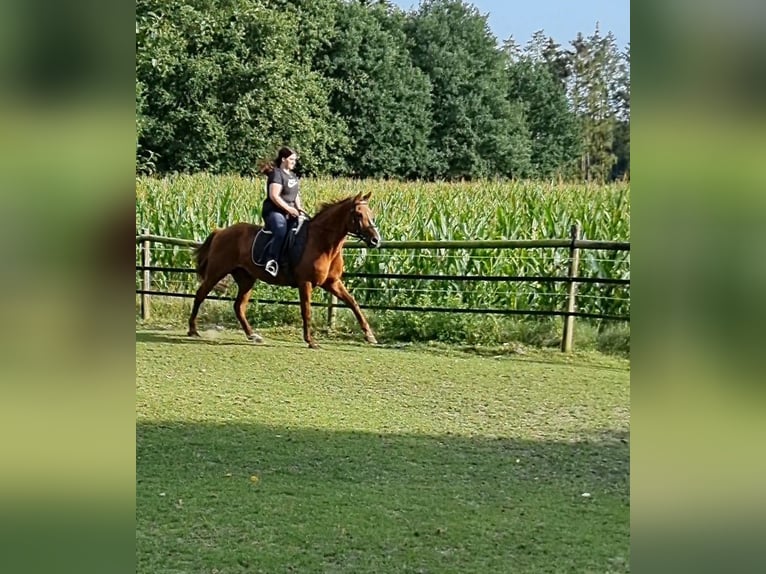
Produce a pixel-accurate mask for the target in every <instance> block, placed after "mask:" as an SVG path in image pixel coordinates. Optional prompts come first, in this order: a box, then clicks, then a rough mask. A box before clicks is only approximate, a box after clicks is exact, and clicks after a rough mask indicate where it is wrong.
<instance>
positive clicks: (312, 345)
mask: <svg viewBox="0 0 766 574" xmlns="http://www.w3.org/2000/svg"><path fill="white" fill-rule="evenodd" d="M318 348H319V345H317V344H316V343H315V342H314V341H311V342H310V343H309V349H318Z"/></svg>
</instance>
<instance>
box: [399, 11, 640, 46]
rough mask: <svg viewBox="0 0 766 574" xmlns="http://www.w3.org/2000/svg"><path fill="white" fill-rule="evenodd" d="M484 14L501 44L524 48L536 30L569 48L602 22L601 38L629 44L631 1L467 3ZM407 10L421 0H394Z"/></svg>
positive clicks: (600, 27)
mask: <svg viewBox="0 0 766 574" xmlns="http://www.w3.org/2000/svg"><path fill="white" fill-rule="evenodd" d="M466 2H467V3H469V4H473V5H474V6H475V7H476V8H477V9H478V10H479V12H480V13H481V14H483V15H487V14H488V22H489V27H490V28H491V29H492V33H493V34H494V35H495V36H496V37H497V39H498V42H502V41H503V40H505V39H507V38H508V36H513V38H514V40H516V42H517V43H518V44H521V45H522V46H523V45H524V44H526V43H527V42H528V41H529V39H530V38H531V37H532V34H533V33H534V32H536V31H537V30H541V29H542V30H543V31H544V32H545V35H546V36H550V37H552V38H553V39H554V40H555V41H556V42H557V43H558V44H561V45H562V46H568V45H569V42H570V41H571V40H574V39H575V38H576V37H577V33H578V32H582V34H583V36H589V35H591V34H592V33H593V32H594V31H595V30H596V22H599V30H601V35H602V36H603V35H606V33H607V32H612V33H613V34H614V37H615V38H616V39H617V46H618V47H619V48H624V47H625V46H626V45H627V44H628V42H630V0H527V1H524V0H466ZM394 3H395V4H396V5H397V6H400V7H401V8H403V9H405V10H410V9H412V8H417V6H418V5H419V3H420V2H419V1H418V0H394Z"/></svg>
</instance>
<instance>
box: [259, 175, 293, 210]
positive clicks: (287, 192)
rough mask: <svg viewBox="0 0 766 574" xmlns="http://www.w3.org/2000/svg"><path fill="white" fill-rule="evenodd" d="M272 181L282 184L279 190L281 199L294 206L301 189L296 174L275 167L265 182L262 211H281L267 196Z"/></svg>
mask: <svg viewBox="0 0 766 574" xmlns="http://www.w3.org/2000/svg"><path fill="white" fill-rule="evenodd" d="M272 183H278V184H280V185H281V186H282V191H280V192H279V197H281V198H282V201H284V202H285V203H287V204H288V205H291V206H293V207H295V198H296V197H298V193H300V190H301V184H300V181H299V180H298V176H297V175H295V174H294V173H293V172H291V171H290V172H285V170H283V169H281V168H276V169H275V170H274V171H272V172H271V173H270V174H269V179H268V181H267V182H266V199H265V200H264V201H263V211H264V212H268V211H282V210H281V209H280V208H279V207H277V205H275V204H274V202H273V201H271V198H270V197H269V188H270V187H271V184H272Z"/></svg>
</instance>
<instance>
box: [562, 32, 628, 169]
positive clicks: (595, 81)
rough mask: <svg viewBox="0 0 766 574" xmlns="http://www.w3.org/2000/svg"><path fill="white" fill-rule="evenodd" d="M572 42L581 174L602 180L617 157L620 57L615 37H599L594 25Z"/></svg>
mask: <svg viewBox="0 0 766 574" xmlns="http://www.w3.org/2000/svg"><path fill="white" fill-rule="evenodd" d="M571 45H572V47H573V48H574V50H573V51H572V52H571V53H570V58H571V60H570V61H571V66H570V70H571V75H570V78H569V92H570V100H571V102H572V105H573V107H574V110H575V113H576V114H577V117H578V119H579V121H580V126H581V130H582V146H583V147H582V155H581V158H580V175H581V177H582V178H583V179H585V180H587V181H590V180H595V181H605V180H607V179H609V177H610V176H611V173H612V167H613V166H614V164H615V162H616V159H617V158H616V156H615V155H614V153H613V150H612V144H613V140H614V137H613V135H614V127H615V110H614V105H613V102H614V97H613V95H614V94H613V87H614V78H615V77H617V73H618V72H617V63H618V60H619V57H618V54H617V50H616V46H615V41H614V36H613V35H612V34H611V33H610V34H608V35H607V36H605V37H602V36H601V34H600V32H599V29H598V26H596V31H595V32H594V34H593V35H591V36H590V37H588V38H587V39H586V38H584V37H583V35H582V34H578V35H577V38H576V39H575V40H573V41H572V42H571Z"/></svg>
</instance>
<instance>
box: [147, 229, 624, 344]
mask: <svg viewBox="0 0 766 574" xmlns="http://www.w3.org/2000/svg"><path fill="white" fill-rule="evenodd" d="M136 243H137V245H140V251H141V253H140V261H141V264H140V265H136V272H141V273H142V280H141V288H140V289H136V294H138V295H140V296H141V316H142V318H143V319H148V318H149V316H150V305H149V299H148V296H152V295H154V296H165V297H181V298H193V297H194V294H193V293H178V292H173V291H159V290H152V288H151V273H152V272H175V273H194V272H195V270H194V269H190V268H187V267H170V266H160V265H152V264H151V244H152V243H159V244H164V245H173V246H180V247H190V248H194V247H198V246H199V245H201V242H198V241H194V240H190V239H180V238H175V237H163V236H160V235H152V234H150V233H149V232H148V230H142V232H141V234H139V235H136ZM345 248H346V249H366V248H367V246H366V245H365V244H364V243H362V242H356V241H354V242H347V243H346V244H345ZM537 248H539V249H557V248H558V249H561V248H566V249H568V250H569V263H568V273H567V275H565V276H548V275H534V276H523V275H512V276H506V275H486V276H482V275H454V274H452V275H439V274H417V275H416V274H404V273H367V272H348V273H344V275H343V276H344V278H362V279H368V280H401V281H413V280H418V281H457V282H468V281H471V282H511V281H516V282H528V283H531V282H537V283H562V284H565V285H567V303H566V309H564V310H556V309H551V310H548V309H496V308H481V309H471V308H455V307H441V306H412V305H379V304H364V303H360V307H361V308H362V309H368V310H386V311H409V312H418V311H419V312H432V313H470V314H488V315H529V316H560V317H563V318H564V327H563V332H562V338H561V350H562V351H564V352H567V351H570V350H571V349H572V348H573V332H574V319H575V318H577V317H579V318H589V319H601V320H609V321H625V322H629V321H630V316H629V315H614V314H608V313H586V312H581V311H578V310H577V305H576V299H577V285H578V284H580V283H583V284H601V285H622V286H627V285H630V279H618V278H614V277H580V276H578V266H579V265H578V264H579V259H580V252H581V251H584V250H606V251H630V243H628V242H620V241H594V240H587V239H582V238H581V231H580V228H579V226H576V225H575V226H572V229H571V237H570V238H569V239H542V240H487V241H480V240H475V241H385V242H383V243H382V244H381V245H380V246H379V247H378V249H413V250H419V249H444V250H454V249H488V250H497V249H537ZM208 298H209V299H217V300H230V301H233V300H234V297H228V296H222V295H214V294H212V293H211V294H210V295H208ZM255 301H256V302H258V303H263V304H281V305H298V304H299V302H298V301H286V300H280V299H255ZM337 304H338V303H337V301H336V300H335V298H334V297H332V296H329V295H328V298H327V302H325V303H322V302H313V303H312V305H315V306H318V307H326V308H327V318H328V323H329V324H330V325H332V324H333V322H334V309H335V307H337Z"/></svg>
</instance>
